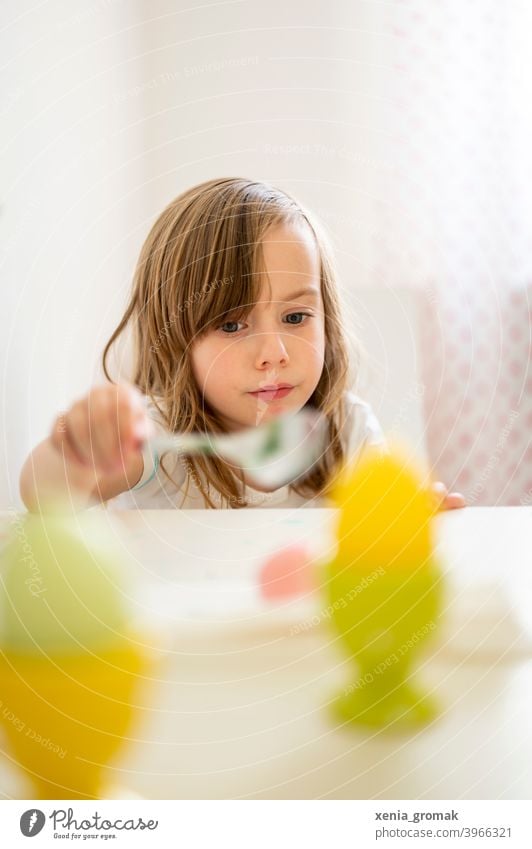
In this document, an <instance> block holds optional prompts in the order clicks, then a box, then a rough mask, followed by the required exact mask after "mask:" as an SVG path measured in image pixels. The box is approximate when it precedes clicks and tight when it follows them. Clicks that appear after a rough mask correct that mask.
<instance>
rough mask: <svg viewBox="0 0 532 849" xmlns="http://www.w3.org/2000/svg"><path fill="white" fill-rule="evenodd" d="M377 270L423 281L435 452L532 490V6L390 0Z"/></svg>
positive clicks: (478, 478) (388, 278)
mask: <svg viewBox="0 0 532 849" xmlns="http://www.w3.org/2000/svg"><path fill="white" fill-rule="evenodd" d="M383 16H384V28H383V33H382V34H383V36H384V37H383V38H382V39H380V43H381V45H382V46H383V48H384V51H385V56H384V61H383V57H381V59H380V61H381V63H382V67H383V71H382V77H381V79H382V84H381V85H382V87H383V88H384V90H385V97H384V98H383V106H382V116H383V124H382V127H381V130H382V135H381V138H382V139H384V141H383V146H382V156H383V165H384V166H385V167H383V170H382V175H383V177H382V179H383V184H382V185H381V186H380V187H379V188H380V191H379V193H378V197H377V199H376V201H375V207H376V212H375V220H376V222H377V227H376V236H375V255H376V257H377V258H378V259H377V263H376V278H377V279H378V281H379V282H380V283H381V284H382V283H383V282H384V283H385V284H386V285H390V286H393V285H405V284H406V285H409V286H412V287H415V288H416V289H417V290H419V294H420V299H421V303H422V309H421V320H420V331H421V332H420V339H419V344H420V348H421V362H422V363H423V367H422V368H423V373H422V375H421V380H422V383H423V386H424V393H423V397H424V403H425V416H426V437H427V447H428V452H429V456H430V458H431V461H432V463H433V464H434V466H435V468H436V470H437V471H438V474H439V476H440V477H441V478H442V479H443V480H444V481H445V482H446V483H447V484H448V485H449V486H452V488H453V489H454V488H456V489H461V490H462V492H464V494H465V495H466V496H467V498H468V501H469V503H470V504H478V505H481V504H532V444H531V440H530V434H531V432H532V372H531V368H530V359H531V357H530V353H531V341H532V340H531V327H532V323H531V296H532V51H531V50H530V40H531V38H532V4H530V3H527V2H517V1H516V0H507V2H503V3H501V2H500V0H443V2H437V0H411V2H395V3H392V4H386V9H385V11H384V12H383Z"/></svg>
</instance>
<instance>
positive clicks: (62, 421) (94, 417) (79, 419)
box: [50, 384, 153, 475]
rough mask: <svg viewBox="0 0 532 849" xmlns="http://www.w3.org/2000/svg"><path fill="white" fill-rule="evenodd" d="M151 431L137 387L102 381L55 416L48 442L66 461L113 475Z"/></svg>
mask: <svg viewBox="0 0 532 849" xmlns="http://www.w3.org/2000/svg"><path fill="white" fill-rule="evenodd" d="M152 431H153V425H152V424H151V422H150V420H149V418H148V415H147V413H146V409H145V407H144V403H143V396H142V395H141V393H140V392H139V391H138V389H136V387H134V386H131V385H129V384H119V385H116V386H115V385H114V384H105V385H103V386H97V387H95V388H94V389H92V390H91V391H90V392H89V393H88V395H86V396H85V397H83V398H81V400H79V401H77V402H75V403H74V404H73V405H72V406H71V407H70V409H69V410H67V411H66V412H65V413H62V414H61V415H59V416H58V417H57V419H56V420H55V422H54V424H53V427H52V432H51V435H50V441H51V443H52V445H53V447H54V448H56V450H57V451H59V453H60V454H63V453H64V456H65V459H66V460H67V461H70V462H72V463H74V464H78V466H85V467H86V468H87V469H89V468H92V469H94V470H95V471H96V472H97V473H99V474H101V473H102V472H103V473H104V474H108V475H113V474H116V473H117V472H119V471H120V470H122V469H123V468H124V466H127V460H128V458H130V457H131V453H132V452H140V451H141V448H142V442H143V441H144V439H146V438H147V437H149V436H151V434H152Z"/></svg>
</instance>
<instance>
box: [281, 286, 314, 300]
mask: <svg viewBox="0 0 532 849" xmlns="http://www.w3.org/2000/svg"><path fill="white" fill-rule="evenodd" d="M305 295H312V296H313V297H314V298H317V297H318V296H319V290H318V289H316V287H315V286H306V287H305V289H299V291H297V292H294V293H293V294H292V295H288V297H287V298H285V302H286V301H295V300H297V298H303V297H304V296H305Z"/></svg>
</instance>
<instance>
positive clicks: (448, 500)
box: [431, 481, 466, 510]
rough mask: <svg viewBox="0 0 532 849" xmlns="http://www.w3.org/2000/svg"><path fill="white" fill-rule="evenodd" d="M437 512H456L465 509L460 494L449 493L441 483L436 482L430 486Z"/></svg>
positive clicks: (464, 501)
mask: <svg viewBox="0 0 532 849" xmlns="http://www.w3.org/2000/svg"><path fill="white" fill-rule="evenodd" d="M431 491H432V494H433V496H434V498H435V500H436V503H437V507H438V510H456V509H457V508H458V507H465V506H466V500H465V498H464V496H463V495H462V493H461V492H449V491H448V489H447V487H446V486H445V484H444V483H442V481H436V482H435V483H433V484H432V486H431Z"/></svg>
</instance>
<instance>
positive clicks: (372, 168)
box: [0, 0, 415, 508]
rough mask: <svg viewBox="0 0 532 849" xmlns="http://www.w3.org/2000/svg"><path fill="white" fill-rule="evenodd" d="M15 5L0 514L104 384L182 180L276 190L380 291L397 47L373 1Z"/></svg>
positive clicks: (8, 40) (344, 265)
mask: <svg viewBox="0 0 532 849" xmlns="http://www.w3.org/2000/svg"><path fill="white" fill-rule="evenodd" d="M187 7H188V10H187ZM191 7H192V8H191ZM4 8H6V10H7V15H6V16H7V18H8V19H9V20H10V21H11V24H10V26H9V27H8V28H7V29H6V30H4V32H3V34H2V36H1V38H2V41H1V43H0V50H1V53H2V56H3V57H4V59H5V60H6V61H9V66H8V73H7V75H6V77H5V84H6V86H7V91H6V93H5V94H6V97H5V102H7V103H8V111H7V115H6V117H7V127H8V132H7V135H6V137H5V140H6V142H7V154H6V156H5V158H4V160H3V165H2V169H3V181H2V182H3V185H4V195H3V198H2V218H1V220H0V226H1V227H2V239H3V255H4V260H5V262H4V266H3V270H4V273H3V279H2V301H3V306H4V309H3V315H4V328H3V330H4V332H3V334H2V338H1V340H0V369H1V375H2V378H1V379H2V409H1V420H0V428H1V429H2V433H1V435H2V440H1V443H2V444H1V450H2V456H1V463H0V466H1V471H0V508H6V507H9V506H10V505H12V504H19V503H20V501H19V497H18V473H19V470H20V466H21V464H22V462H23V459H24V456H25V455H26V453H27V451H28V450H29V449H30V447H31V446H32V445H33V444H34V443H35V442H36V441H38V440H39V439H41V438H43V437H44V436H45V435H46V433H47V430H48V428H49V426H50V424H51V422H52V419H53V417H54V415H56V414H57V413H58V412H59V410H60V409H62V408H63V407H64V406H65V405H67V404H69V403H71V401H72V400H73V399H74V398H75V397H76V396H77V395H80V394H81V393H82V392H84V391H85V390H86V389H87V388H88V386H89V385H90V384H91V383H92V382H93V381H94V380H95V379H99V378H98V373H97V370H96V369H97V366H96V364H97V362H98V357H99V355H100V353H101V349H102V347H103V344H104V342H105V341H106V339H107V337H108V335H109V332H110V330H111V329H112V327H113V326H114V324H115V323H116V320H117V318H118V316H119V314H120V310H121V307H122V305H123V302H124V298H125V295H126V292H127V289H128V286H129V282H130V277H131V272H132V269H133V266H134V262H135V259H136V255H137V253H138V251H139V249H140V246H141V243H142V240H143V238H144V235H145V234H146V232H147V230H148V228H149V226H150V224H151V222H152V221H153V218H154V217H155V216H156V214H157V213H158V212H159V211H160V209H161V208H162V207H163V205H164V204H166V203H167V202H168V201H169V200H170V199H171V198H172V197H173V196H175V195H176V194H177V193H178V192H180V191H181V190H183V189H184V188H186V187H188V186H190V185H192V184H194V183H196V182H199V181H201V180H204V179H208V178H209V177H213V176H220V175H250V176H254V177H257V178H263V179H267V180H271V181H272V182H274V183H276V184H278V185H279V186H281V187H283V188H285V189H287V190H288V191H291V192H293V193H294V194H296V195H297V196H298V197H299V198H300V199H301V200H302V201H303V202H304V203H305V204H307V205H308V206H309V207H311V208H312V209H313V210H314V211H315V212H316V213H317V214H318V215H320V216H321V218H322V220H323V221H324V222H325V224H326V225H327V226H328V228H329V231H330V233H331V236H332V239H333V242H334V244H335V246H336V249H337V256H338V264H339V267H340V271H341V275H342V279H343V280H344V282H345V285H346V287H347V288H348V289H349V290H352V289H354V288H355V287H358V286H370V285H374V284H375V282H376V281H375V274H374V272H373V262H374V257H373V254H372V251H373V250H374V249H375V243H374V239H372V229H373V210H374V193H375V191H376V187H377V186H378V181H379V168H380V167H381V166H379V165H378V164H376V163H377V160H378V159H379V146H380V133H379V120H380V119H379V110H378V103H379V88H378V82H379V57H378V47H379V44H380V43H381V42H382V39H383V37H384V38H386V36H385V35H384V36H383V33H382V31H381V29H380V22H379V15H380V11H379V7H378V4H377V6H375V5H374V4H368V3H350V2H349V1H348V0H340V2H336V3H334V4H325V3H322V2H315V3H309V2H308V0H307V2H303V0H291V2H289V3H287V2H286V0H285V2H281V0H274V2H271V3H269V4H268V7H267V8H266V4H263V3H262V2H260V0H249V2H248V0H246V1H245V2H244V0H234V2H221V3H219V4H216V5H208V6H206V5H203V4H202V5H199V4H198V6H197V7H194V6H193V4H191V3H190V0H187V2H184V0H179V2H162V0H157V2H130V3H125V2H113V3H111V2H103V0H102V2H99V3H94V4H92V5H90V6H89V5H87V4H86V3H84V2H81V0H80V2H77V3H76V2H75V3H72V2H68V0H61V1H60V2H50V3H47V4H46V5H41V6H37V7H34V6H32V4H30V3H29V2H27V1H26V0H24V2H14V0H13V2H11V3H7V4H4ZM377 282H378V281H377ZM385 359H386V358H385ZM395 359H396V358H395V357H394V356H390V357H388V360H389V362H390V363H391V364H393V363H394V361H395ZM401 380H402V381H403V383H402V384H401V383H400V382H399V384H397V385H404V386H405V387H406V390H405V391H408V387H409V386H411V385H412V383H413V381H414V380H415V378H414V377H413V376H412V375H406V374H403V375H402V377H401ZM391 384H392V385H395V384H394V380H391ZM401 391H402V390H401ZM400 394H401V393H400ZM381 400H382V396H381ZM378 404H379V401H378V398H377V405H378ZM383 409H384V408H383ZM377 411H378V412H380V410H379V409H378V410H377ZM384 413H385V417H388V418H389V417H391V418H392V419H393V410H392V411H391V413H390V414H389V413H388V412H386V410H384Z"/></svg>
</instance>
